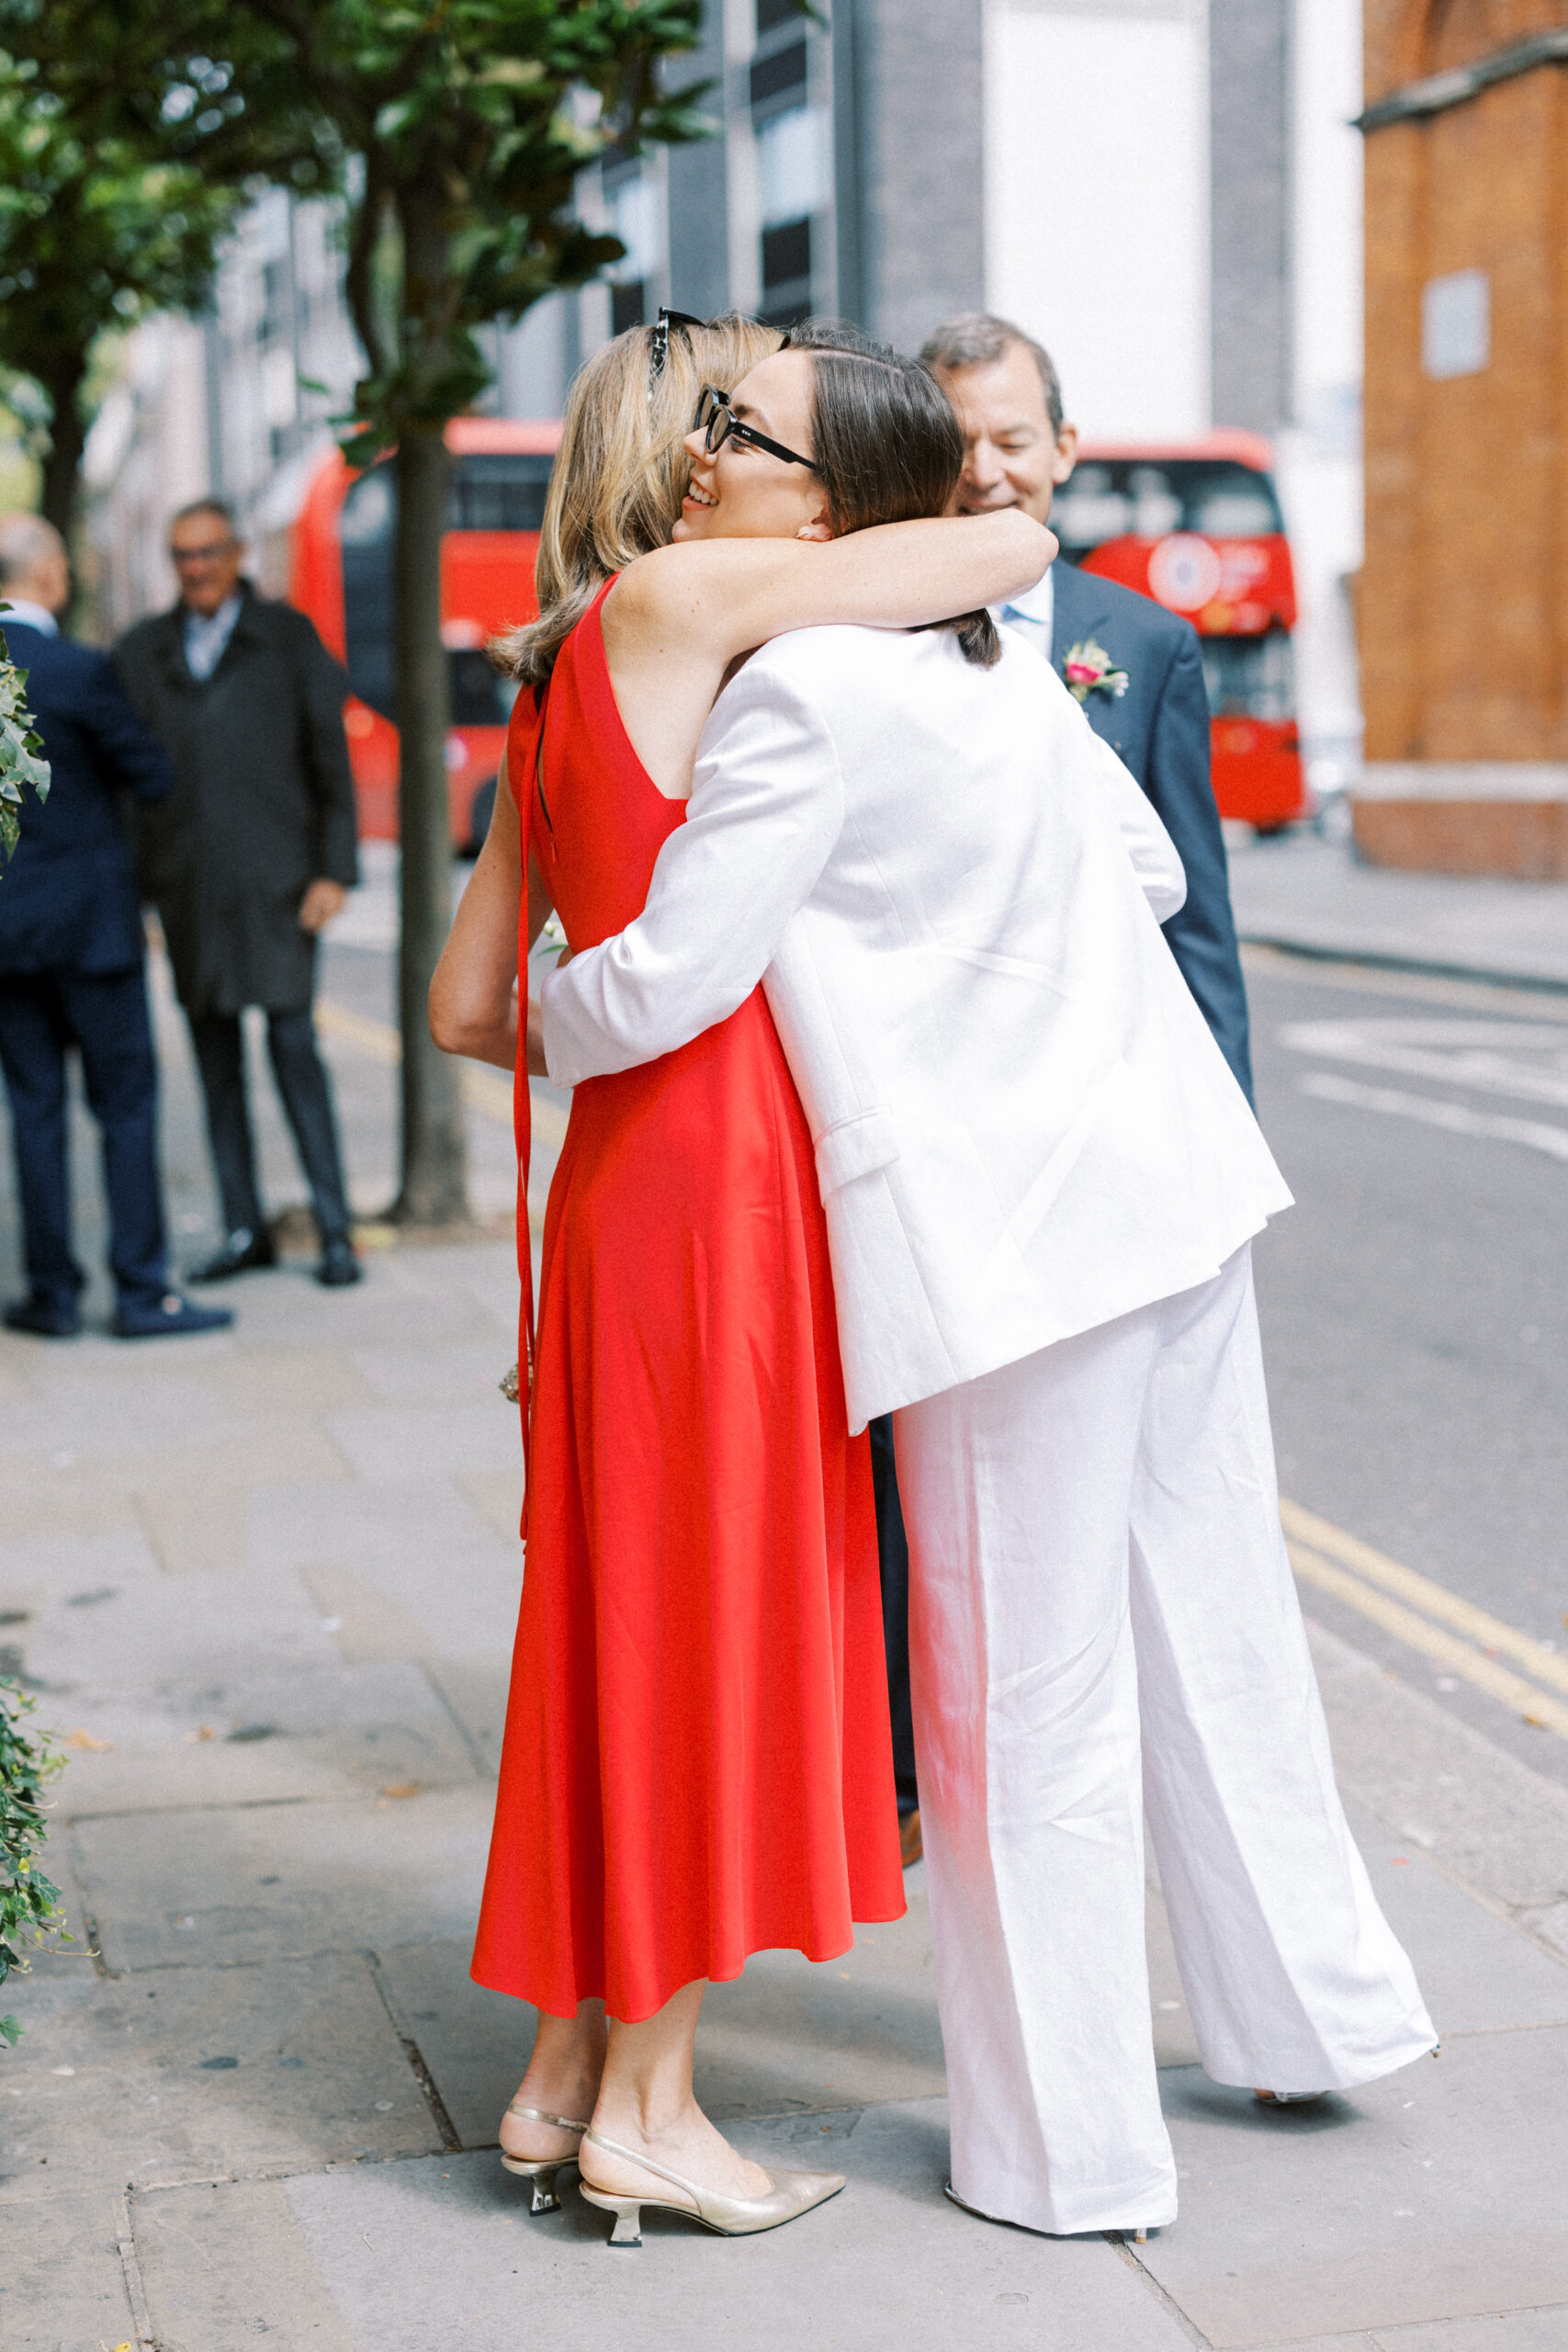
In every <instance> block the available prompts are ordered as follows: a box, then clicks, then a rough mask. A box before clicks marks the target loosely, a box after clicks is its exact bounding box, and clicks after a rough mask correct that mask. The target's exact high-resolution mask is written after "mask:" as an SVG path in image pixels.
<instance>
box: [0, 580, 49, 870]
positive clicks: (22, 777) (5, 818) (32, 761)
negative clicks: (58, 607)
mask: <svg viewBox="0 0 1568 2352" xmlns="http://www.w3.org/2000/svg"><path fill="white" fill-rule="evenodd" d="M9 610H10V606H9V605H0V613H6V612H9ZM27 684H28V673H27V672H26V671H25V670H18V669H17V666H16V664H15V663H14V662H12V660H11V657H10V655H9V653H8V652H7V651H6V639H5V637H4V635H3V634H0V873H3V872H4V870H5V866H6V860H7V858H8V857H9V856H10V854H11V853H12V851H13V850H14V849H15V848H16V846H17V841H18V840H19V839H20V837H21V830H22V802H23V793H24V789H30V790H32V791H34V792H36V793H37V795H38V797H39V799H40V800H42V799H45V798H46V797H48V793H49V762H48V761H47V760H46V759H45V758H44V756H43V745H42V744H41V743H40V742H39V739H38V736H37V735H36V734H35V733H34V731H33V723H32V715H31V713H30V712H29V711H28V707H27V700H26V694H27Z"/></svg>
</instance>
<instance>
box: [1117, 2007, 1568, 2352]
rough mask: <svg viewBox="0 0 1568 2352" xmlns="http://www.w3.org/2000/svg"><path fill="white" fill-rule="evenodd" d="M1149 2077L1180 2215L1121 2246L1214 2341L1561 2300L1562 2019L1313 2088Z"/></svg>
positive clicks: (1248, 2340)
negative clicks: (1130, 2246) (1156, 2090)
mask: <svg viewBox="0 0 1568 2352" xmlns="http://www.w3.org/2000/svg"><path fill="white" fill-rule="evenodd" d="M1161 2093H1162V2097H1163V2099H1164V2102H1165V2108H1166V2114H1167V2118H1168V2122H1169V2124H1170V2130H1171V2137H1172V2140H1173V2142H1174V2143H1175V2147H1176V2153H1177V2165H1178V2171H1179V2176H1180V2182H1181V2186H1180V2198H1181V2217H1180V2220H1179V2222H1177V2224H1176V2225H1175V2226H1174V2227H1173V2228H1171V2229H1169V2230H1168V2231H1164V2232H1162V2233H1160V2234H1159V2235H1158V2236H1157V2237H1156V2238H1151V2239H1150V2241H1149V2243H1148V2245H1146V2246H1145V2247H1141V2248H1140V2249H1139V2255H1140V2257H1141V2258H1142V2259H1143V2260H1145V2262H1146V2264H1147V2267H1148V2268H1149V2270H1150V2272H1151V2273H1152V2274H1153V2276H1154V2277H1155V2278H1157V2279H1158V2280H1159V2282H1160V2284H1161V2285H1162V2286H1163V2287H1164V2288H1165V2289H1166V2290H1167V2291H1168V2293H1169V2294H1170V2296H1171V2297H1172V2298H1173V2300H1174V2301H1176V2302H1177V2303H1178V2304H1179V2307H1180V2309H1181V2310H1182V2311H1183V2312H1185V2313H1186V2314H1187V2316H1188V2318H1189V2319H1190V2320H1191V2322H1192V2324H1194V2326H1196V2327H1197V2328H1198V2329H1199V2330H1200V2331H1201V2334H1202V2335H1204V2336H1206V2337H1207V2338H1208V2340H1209V2342H1210V2343H1211V2344H1212V2345H1213V2346H1216V2347H1238V2346H1247V2347H1249V2352H1250V2347H1256V2346H1272V2345H1299V2344H1303V2343H1306V2342H1310V2341H1311V2340H1312V2339H1313V2338H1314V2337H1315V2336H1325V2335H1327V2336H1332V2335H1345V2334H1353V2333H1354V2332H1355V2331H1356V2330H1358V2329H1360V2330H1372V2331H1377V2330H1380V2329H1382V2328H1384V2327H1389V2326H1394V2325H1398V2324H1401V2323H1405V2324H1410V2323H1414V2322H1416V2321H1436V2320H1439V2319H1441V2320H1454V2319H1463V2318H1471V2317H1483V2316H1485V2315H1487V2314H1495V2313H1497V2312H1507V2311H1515V2310H1517V2311H1529V2310H1533V2309H1535V2308H1537V2307H1540V2306H1542V2305H1546V2306H1550V2305H1552V2304H1556V2303H1561V2302H1563V2301H1568V2227H1565V2226H1564V2225H1563V2213H1562V2183H1563V2181H1564V2179H1568V2030H1563V2029H1562V2028H1560V2027H1559V2028H1537V2029H1534V2030H1518V2031H1513V2032H1494V2033H1478V2034H1473V2035H1461V2036H1458V2037H1457V2038H1456V2039H1454V2040H1453V2041H1450V2042H1449V2043H1448V2044H1447V2046H1446V2047H1445V2049H1444V2052H1443V2055H1442V2057H1441V2058H1440V2059H1438V2060H1435V2061H1434V2060H1427V2059H1420V2060H1417V2061H1416V2064H1414V2065H1413V2066H1406V2067H1404V2068H1402V2069H1401V2071H1400V2072H1399V2073H1398V2074H1396V2075H1390V2076H1388V2077H1386V2078H1385V2079H1384V2080H1383V2081H1382V2082H1380V2083H1373V2084H1370V2085H1368V2086H1366V2087H1364V2088H1363V2089H1360V2090H1358V2091H1356V2092H1354V2093H1350V2094H1347V2095H1345V2096H1343V2097H1337V2098H1330V2099H1327V2100H1325V2102H1324V2103H1323V2104H1322V2106H1321V2107H1311V2108H1282V2109H1275V2110H1272V2111H1270V2110H1269V2109H1264V2108H1260V2107H1259V2106H1258V2103H1257V2102H1256V2101H1255V2100H1254V2099H1252V2098H1250V2097H1249V2096H1248V2094H1247V2093H1246V2092H1245V2091H1231V2090H1224V2089H1222V2088H1221V2087H1220V2086H1218V2085H1217V2084H1213V2083H1211V2082H1209V2081H1208V2080H1207V2078H1206V2077H1205V2076H1204V2075H1201V2074H1200V2073H1198V2072H1197V2070H1196V2069H1193V2070H1191V2071H1190V2072H1183V2073H1168V2074H1166V2075H1162V2077H1161ZM1482 2150H1484V2152H1485V2154H1484V2157H1482V2156H1481V2155H1480V2154H1478V2152H1479V2151H1482Z"/></svg>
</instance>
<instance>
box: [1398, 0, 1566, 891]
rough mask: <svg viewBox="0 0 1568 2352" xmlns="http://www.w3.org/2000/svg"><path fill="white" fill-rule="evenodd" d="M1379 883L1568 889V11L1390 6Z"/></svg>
mask: <svg viewBox="0 0 1568 2352" xmlns="http://www.w3.org/2000/svg"><path fill="white" fill-rule="evenodd" d="M1366 93H1367V104H1366V107H1365V110H1364V112H1363V114H1362V117H1361V128H1362V130H1363V133H1364V136H1365V141H1366V293H1367V315H1366V519H1367V545H1366V563H1365V571H1364V574H1363V580H1362V593H1361V602H1360V624H1361V632H1360V633H1361V651H1362V677H1363V692H1364V698H1365V704H1366V714H1367V757H1368V767H1367V771H1366V775H1365V778H1364V781H1363V786H1362V790H1361V794H1360V797H1359V800H1358V806H1357V810H1356V830H1357V835H1358V839H1359V841H1360V842H1361V845H1362V847H1363V849H1364V851H1365V853H1366V854H1368V855H1369V856H1371V857H1374V858H1376V859H1378V860H1379V861H1380V862H1382V863H1387V864H1394V865H1423V866H1427V867H1431V868H1439V869H1440V868H1452V869H1455V870H1459V871H1465V872H1478V873H1486V872H1491V873H1499V874H1519V875H1537V876H1544V875H1552V876H1568V0H1368V5H1367V8H1366Z"/></svg>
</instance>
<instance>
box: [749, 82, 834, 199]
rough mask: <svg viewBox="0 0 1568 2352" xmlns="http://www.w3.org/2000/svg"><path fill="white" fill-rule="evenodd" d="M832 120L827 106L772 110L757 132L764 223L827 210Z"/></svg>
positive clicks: (829, 195)
mask: <svg viewBox="0 0 1568 2352" xmlns="http://www.w3.org/2000/svg"><path fill="white" fill-rule="evenodd" d="M830 138H831V126H830V124H829V118H828V110H827V108H826V107H789V108H788V109H787V111H786V112H784V113H783V114H775V115H770V116H769V118H768V119H767V121H766V122H764V123H763V124H762V126H761V129H760V130H759V131H758V133H757V163H758V170H759V174H760V176H761V198H762V226H763V228H764V229H771V228H773V226H774V224H775V223H776V222H778V221H781V220H800V219H802V218H803V217H804V216H806V215H807V214H809V213H813V212H820V211H822V210H823V209H825V208H826V206H827V205H828V204H829V201H830V199H831V196H832V163H831V151H830Z"/></svg>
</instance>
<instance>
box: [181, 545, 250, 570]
mask: <svg viewBox="0 0 1568 2352" xmlns="http://www.w3.org/2000/svg"><path fill="white" fill-rule="evenodd" d="M238 546H239V541H238V539H212V540H209V543H208V545H207V546H206V547H204V548H170V549H169V560H170V562H171V563H173V564H175V565H176V566H178V567H179V568H180V569H182V570H183V569H184V567H185V566H186V564H187V563H216V562H217V560H218V559H219V557H220V556H224V555H231V554H232V553H233V551H234V549H235V548H237V547H238Z"/></svg>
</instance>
